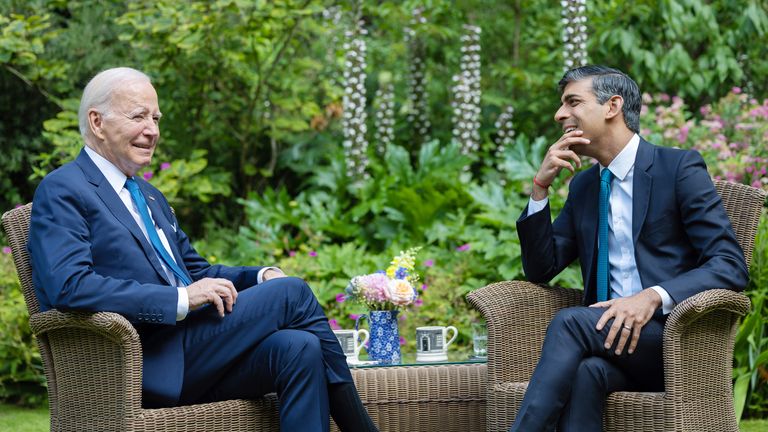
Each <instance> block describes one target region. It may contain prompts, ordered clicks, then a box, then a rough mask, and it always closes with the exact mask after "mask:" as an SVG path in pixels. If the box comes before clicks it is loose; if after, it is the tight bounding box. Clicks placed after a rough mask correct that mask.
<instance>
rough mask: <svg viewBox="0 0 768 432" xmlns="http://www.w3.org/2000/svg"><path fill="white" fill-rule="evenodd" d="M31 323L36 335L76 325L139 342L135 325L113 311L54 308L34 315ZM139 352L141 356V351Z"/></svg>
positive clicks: (127, 341)
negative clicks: (94, 311) (64, 310)
mask: <svg viewBox="0 0 768 432" xmlns="http://www.w3.org/2000/svg"><path fill="white" fill-rule="evenodd" d="M29 325H30V327H31V328H32V332H33V333H35V334H36V335H39V334H43V333H47V332H49V331H52V330H58V329H62V328H67V327H70V328H74V327H76V328H81V329H84V330H91V331H94V332H97V333H99V334H101V335H103V336H104V337H106V338H108V339H110V340H112V341H113V342H116V343H120V344H124V345H128V344H133V343H136V344H138V343H139V334H138V333H137V332H136V329H135V328H134V327H133V325H131V323H130V322H129V321H128V320H127V319H125V317H123V316H122V315H120V314H116V313H113V312H96V313H89V312H60V311H58V310H56V309H52V310H49V311H45V312H40V313H36V314H34V315H32V316H31V317H30V319H29ZM138 354H139V356H141V351H139V353H138Z"/></svg>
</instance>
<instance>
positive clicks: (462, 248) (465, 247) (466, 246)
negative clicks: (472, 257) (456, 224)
mask: <svg viewBox="0 0 768 432" xmlns="http://www.w3.org/2000/svg"><path fill="white" fill-rule="evenodd" d="M456 250H457V251H458V252H466V251H468V250H469V243H464V244H463V245H461V246H459V247H457V248H456Z"/></svg>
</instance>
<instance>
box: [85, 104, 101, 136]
mask: <svg viewBox="0 0 768 432" xmlns="http://www.w3.org/2000/svg"><path fill="white" fill-rule="evenodd" d="M88 127H89V128H91V133H92V134H93V136H95V137H96V138H98V139H100V140H103V139H104V132H103V131H102V128H103V127H104V117H103V116H102V115H101V113H99V112H98V111H96V110H95V109H93V108H91V109H89V110H88Z"/></svg>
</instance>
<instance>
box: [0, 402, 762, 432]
mask: <svg viewBox="0 0 768 432" xmlns="http://www.w3.org/2000/svg"><path fill="white" fill-rule="evenodd" d="M49 427H50V425H49V422H48V408H31V409H30V408H18V407H15V406H11V405H2V404H0V432H46V431H48V428H49ZM739 429H740V430H741V432H765V431H768V420H745V421H743V422H741V424H740V425H739Z"/></svg>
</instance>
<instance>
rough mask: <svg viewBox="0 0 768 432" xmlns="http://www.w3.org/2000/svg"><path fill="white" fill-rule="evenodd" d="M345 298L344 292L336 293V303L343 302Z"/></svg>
mask: <svg viewBox="0 0 768 432" xmlns="http://www.w3.org/2000/svg"><path fill="white" fill-rule="evenodd" d="M346 299H347V296H345V295H344V293H339V294H336V303H344V301H345V300H346Z"/></svg>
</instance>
